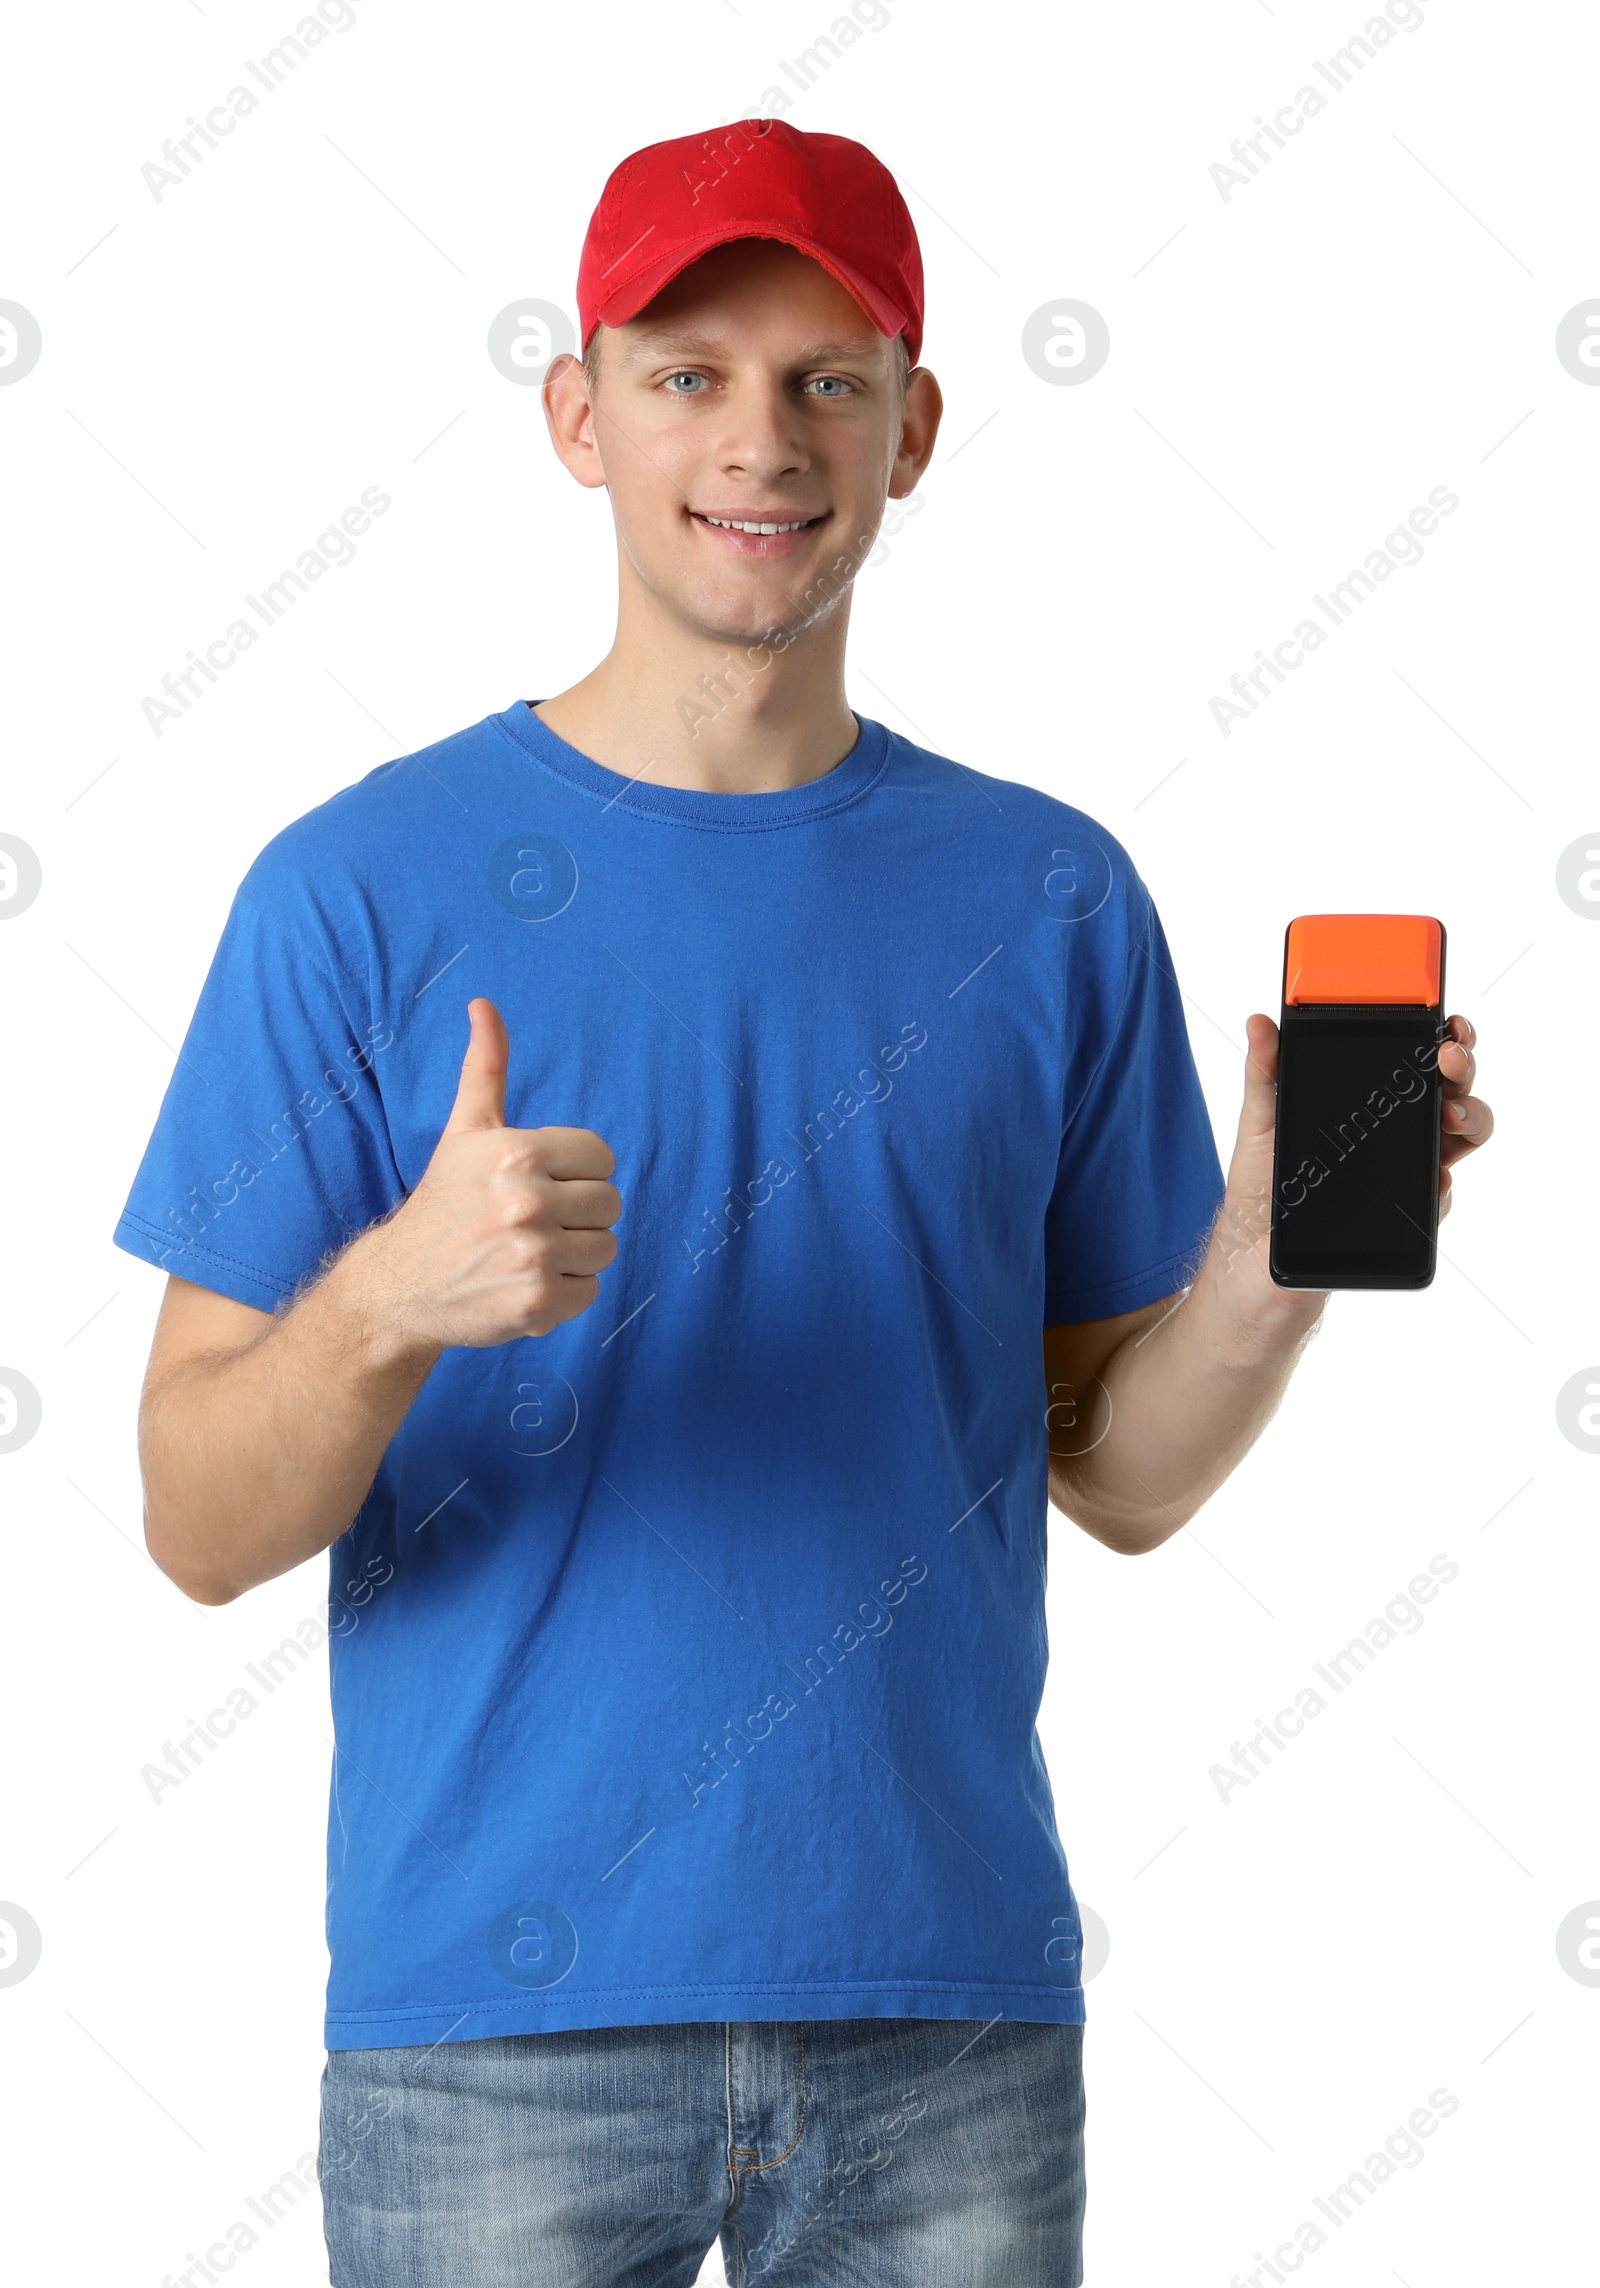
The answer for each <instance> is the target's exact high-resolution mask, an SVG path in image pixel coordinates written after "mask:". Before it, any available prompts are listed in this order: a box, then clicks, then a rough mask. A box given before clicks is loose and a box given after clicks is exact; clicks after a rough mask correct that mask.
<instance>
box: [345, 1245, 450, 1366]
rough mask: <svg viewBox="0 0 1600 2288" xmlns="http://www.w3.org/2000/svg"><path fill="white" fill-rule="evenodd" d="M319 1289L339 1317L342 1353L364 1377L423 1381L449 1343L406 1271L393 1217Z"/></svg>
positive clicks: (354, 1250) (353, 1250)
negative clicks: (396, 1239) (397, 1243)
mask: <svg viewBox="0 0 1600 2288" xmlns="http://www.w3.org/2000/svg"><path fill="white" fill-rule="evenodd" d="M313 1292H314V1293H315V1294H316V1295H317V1296H318V1297H319V1299H320V1301H321V1305H322V1308H323V1309H324V1310H325V1311H326V1312H328V1313H329V1314H331V1316H332V1317H333V1318H334V1320H335V1321H336V1322H337V1325H338V1329H339V1343H338V1348H339V1353H340V1356H341V1358H342V1359H343V1360H345V1361H346V1362H347V1363H348V1365H349V1366H350V1367H351V1368H352V1369H353V1371H354V1372H355V1373H356V1374H357V1375H359V1376H361V1377H362V1378H364V1379H373V1380H377V1381H380V1382H388V1381H395V1382H399V1383H407V1382H409V1383H411V1384H412V1385H413V1386H416V1385H419V1384H420V1383H421V1382H422V1381H423V1379H424V1378H425V1376H426V1375H427V1374H428V1372H429V1370H430V1369H431V1368H432V1367H433V1365H434V1364H435V1362H436V1361H437V1359H438V1358H439V1356H440V1354H441V1352H442V1351H443V1350H444V1349H445V1348H446V1343H445V1340H444V1329H443V1328H442V1327H440V1326H439V1325H438V1324H437V1323H436V1321H435V1319H434V1314H432V1313H431V1312H429V1311H428V1310H427V1308H426V1305H425V1303H424V1302H423V1301H422V1299H421V1298H420V1297H419V1296H418V1295H417V1293H416V1291H415V1289H414V1287H413V1286H412V1285H411V1283H410V1282H409V1281H408V1279H407V1277H406V1273H405V1269H404V1265H403V1261H402V1259H401V1253H400V1250H399V1249H398V1248H397V1246H396V1245H395V1240H394V1226H393V1220H392V1219H386V1220H385V1221H384V1222H382V1223H377V1224H372V1225H369V1227H368V1228H367V1230H365V1231H364V1232H362V1233H361V1234H360V1235H359V1236H358V1237H357V1238H356V1239H353V1240H352V1241H351V1242H350V1245H349V1246H348V1247H347V1248H345V1249H344V1251H343V1253H342V1254H341V1255H340V1256H339V1257H338V1259H337V1261H336V1262H335V1263H334V1264H333V1266H332V1268H331V1269H330V1270H329V1271H328V1272H327V1274H326V1276H325V1277H324V1278H323V1280H322V1281H321V1283H320V1285H319V1286H318V1287H317V1288H316V1289H315V1290H314V1291H313Z"/></svg>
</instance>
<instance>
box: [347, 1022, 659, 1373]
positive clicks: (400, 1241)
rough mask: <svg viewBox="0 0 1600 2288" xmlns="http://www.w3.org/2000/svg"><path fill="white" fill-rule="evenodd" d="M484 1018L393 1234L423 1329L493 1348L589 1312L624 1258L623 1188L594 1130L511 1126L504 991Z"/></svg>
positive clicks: (415, 1321) (447, 1342)
mask: <svg viewBox="0 0 1600 2288" xmlns="http://www.w3.org/2000/svg"><path fill="white" fill-rule="evenodd" d="M467 1015H468V1018H469V1020H470V1022H471V1026H472V1035H471V1039H470V1040H469V1041H468V1043H467V1053H466V1055H465V1057H464V1058H463V1060H462V1065H461V1078H460V1081H459V1083H458V1085H457V1088H456V1100H455V1103H454V1104H453V1105H452V1106H451V1108H450V1117H449V1119H448V1120H447V1121H446V1122H445V1125H444V1128H443V1130H442V1132H441V1134H440V1137H439V1141H438V1143H437V1144H436V1145H435V1146H434V1150H433V1157H432V1159H431V1160H430V1161H429V1162H428V1166H427V1171H426V1173H425V1174H424V1176H423V1178H422V1181H421V1182H420V1183H419V1184H418V1185H417V1188H416V1190H415V1191H414V1192H413V1193H412V1194H411V1196H410V1198H409V1199H408V1200H407V1201H406V1202H405V1204H404V1206H403V1207H401V1208H400V1209H399V1210H398V1211H397V1212H396V1213H395V1215H394V1216H393V1217H392V1218H391V1219H390V1222H389V1224H388V1227H387V1229H386V1231H385V1234H384V1255H385V1258H386V1261H387V1265H388V1268H389V1270H390V1271H391V1272H392V1273H393V1274H394V1275H395V1276H396V1277H397V1278H398V1280H399V1281H400V1282H401V1283H402V1296H403V1298H404V1297H409V1300H403V1301H402V1306H401V1307H402V1309H404V1310H405V1312H406V1316H407V1319H408V1321H409V1322H410V1323H411V1325H412V1331H413V1332H414V1333H415V1334H416V1335H417V1336H418V1337H419V1338H420V1339H421V1340H422V1341H423V1342H426V1343H438V1344H441V1345H443V1346H445V1347H449V1346H451V1345H455V1344H464V1345H466V1346H468V1347H472V1348H479V1349H482V1348H486V1347H488V1346H489V1345H491V1344H495V1343H510V1342H515V1341H517V1340H518V1339H519V1337H521V1336H523V1335H547V1334H548V1333H549V1332H550V1330H551V1328H552V1327H558V1326H560V1325H561V1324H562V1322H563V1321H564V1320H566V1319H575V1318H577V1316H578V1315H579V1313H580V1312H582V1311H587V1310H588V1308H589V1306H590V1304H591V1303H592V1302H593V1301H594V1299H595V1297H596V1295H598V1293H599V1292H600V1274H601V1272H602V1271H604V1270H606V1269H607V1268H608V1267H609V1265H611V1264H612V1263H614V1262H615V1260H616V1254H617V1243H616V1240H615V1239H614V1238H613V1237H612V1233H611V1226H612V1225H613V1224H614V1223H615V1222H616V1220H617V1218H618V1216H619V1215H621V1213H622V1195H621V1194H620V1193H619V1192H618V1190H617V1188H616V1186H615V1184H613V1183H611V1182H609V1181H608V1178H609V1177H610V1176H611V1174H612V1171H613V1170H614V1169H615V1167H616V1159H615V1157H614V1155H613V1153H612V1151H611V1147H610V1145H609V1144H607V1143H606V1142H605V1141H604V1139H603V1138H602V1137H599V1136H596V1135H595V1133H594V1131H593V1130H592V1129H589V1128H508V1127H507V1126H506V1066H507V1063H508V1062H509V1057H510V1043H509V1041H508V1039H507V1037H506V1028H505V1023H504V1020H503V1019H502V1017H501V1015H500V1012H499V1010H498V1009H497V1008H496V1007H495V1005H494V1003H493V1002H492V1001H485V1000H474V1001H469V1002H468V1004H467Z"/></svg>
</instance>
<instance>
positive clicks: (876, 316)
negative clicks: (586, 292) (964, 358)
mask: <svg viewBox="0 0 1600 2288" xmlns="http://www.w3.org/2000/svg"><path fill="white" fill-rule="evenodd" d="M741 238H770V239H776V240H777V241H778V243H779V244H780V245H783V246H792V247H793V248H794V249H795V251H796V253H798V254H805V255H809V256H810V258H811V260H812V261H813V262H818V263H820V264H821V265H822V267H823V269H824V270H826V271H827V273H828V275H829V277H830V278H835V279H837V280H838V282H839V284H840V285H841V286H842V287H843V288H844V290H845V292H846V293H847V294H849V295H851V296H852V297H853V298H854V299H855V300H856V301H857V302H859V303H860V305H861V307H862V309H863V310H865V311H866V313H867V315H868V317H869V318H870V319H871V320H872V323H873V325H874V326H875V327H876V328H877V330H878V332H879V333H880V334H887V335H888V336H889V337H890V339H891V340H893V338H894V337H895V336H896V335H897V334H903V333H905V332H906V331H907V330H908V328H909V326H910V323H911V320H910V316H909V313H908V312H906V311H904V310H901V309H899V308H898V307H897V306H896V305H895V304H894V303H893V302H891V301H889V300H888V299H887V297H886V296H885V295H883V294H881V293H880V292H879V291H878V289H877V288H876V287H875V286H871V285H869V284H868V282H867V280H866V279H865V278H863V277H862V276H861V275H860V273H859V272H858V271H855V270H852V269H851V267H850V265H849V264H848V263H845V262H841V261H840V260H839V258H838V256H837V255H836V254H830V253H829V252H828V250H827V248H826V247H821V246H818V245H817V244H816V242H815V241H814V240H813V239H809V238H804V237H802V236H801V235H800V233H799V232H798V231H788V230H779V229H776V228H775V227H774V226H773V225H771V224H770V223H769V224H767V225H765V226H762V227H757V226H756V225H754V224H751V223H748V222H746V223H739V222H733V223H730V224H729V226H728V228H727V229H726V230H721V231H714V232H709V233H707V235H706V236H705V237H703V238H697V239H695V240H694V241H693V243H692V244H690V245H686V246H685V245H680V246H677V247H674V248H673V249H672V250H671V251H670V252H669V253H665V254H662V255H659V256H658V257H657V258H656V260H655V261H653V262H651V263H648V264H647V265H646V266H645V268H644V269H642V270H638V271H635V273H634V274H633V276H632V277H631V278H630V279H629V280H628V282H627V284H626V285H623V286H619V287H618V288H617V289H616V291H615V293H613V294H611V295H609V296H608V297H607V298H606V299H605V301H603V302H601V303H600V304H599V305H598V308H597V311H596V316H597V320H598V322H599V323H600V324H601V325H603V326H625V325H626V324H627V323H628V321H629V319H630V318H636V317H637V316H638V315H639V312H640V311H641V310H642V309H644V308H645V306H646V305H647V304H648V303H650V302H653V301H654V300H655V298H656V296H657V295H658V294H659V293H660V292H661V290H662V288H663V287H664V286H670V285H671V283H672V281H673V279H674V278H677V277H679V276H681V274H682V273H683V272H684V271H685V270H687V269H688V268H689V266H690V264H691V263H694V262H698V261H699V259H700V257H701V256H702V255H703V254H710V253H711V252H712V250H713V249H714V248H715V247H719V246H732V245H734V244H735V243H736V242H737V241H738V240H739V239H741ZM908 346H909V345H908Z"/></svg>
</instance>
